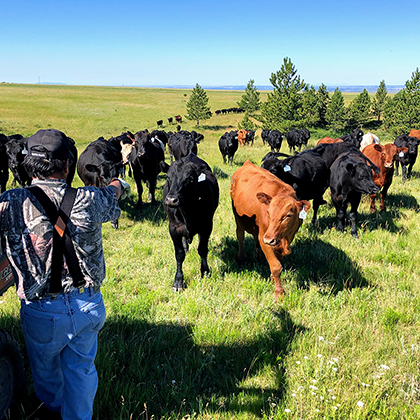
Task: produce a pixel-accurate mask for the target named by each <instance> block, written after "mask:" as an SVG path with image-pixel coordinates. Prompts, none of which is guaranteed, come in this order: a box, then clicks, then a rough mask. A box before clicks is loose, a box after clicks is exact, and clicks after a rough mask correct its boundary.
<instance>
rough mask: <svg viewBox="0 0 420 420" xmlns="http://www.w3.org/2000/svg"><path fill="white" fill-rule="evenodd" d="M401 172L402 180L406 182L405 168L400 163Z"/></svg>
mask: <svg viewBox="0 0 420 420" xmlns="http://www.w3.org/2000/svg"><path fill="white" fill-rule="evenodd" d="M401 172H402V180H403V181H406V180H407V166H406V165H405V164H404V163H401Z"/></svg>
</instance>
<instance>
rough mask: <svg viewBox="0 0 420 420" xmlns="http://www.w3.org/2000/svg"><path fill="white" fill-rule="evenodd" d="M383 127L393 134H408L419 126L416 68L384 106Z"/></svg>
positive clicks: (419, 77) (419, 87)
mask: <svg viewBox="0 0 420 420" xmlns="http://www.w3.org/2000/svg"><path fill="white" fill-rule="evenodd" d="M384 124H385V128H387V129H390V130H391V131H392V132H393V133H394V134H396V135H399V134H408V133H409V132H410V130H411V129H412V128H417V127H418V126H420V72H419V69H418V68H417V69H416V71H415V72H413V73H412V74H411V80H407V81H406V82H405V88H404V89H402V90H400V91H399V92H398V93H397V94H396V95H395V96H394V97H393V98H392V99H389V100H388V101H387V102H386V104H385V107H384Z"/></svg>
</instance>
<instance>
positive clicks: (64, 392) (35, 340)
mask: <svg viewBox="0 0 420 420" xmlns="http://www.w3.org/2000/svg"><path fill="white" fill-rule="evenodd" d="M83 290H84V291H83V292H82V293H80V291H79V290H78V291H75V292H72V293H68V294H60V295H57V297H56V298H44V299H41V300H37V301H31V302H26V301H22V302H21V309H20V315H21V321H22V329H23V334H24V336H25V341H26V347H27V351H28V356H29V361H30V364H31V371H32V378H33V381H34V387H35V392H36V395H37V396H38V398H39V399H40V400H41V401H42V402H44V404H45V406H46V407H47V408H48V409H49V410H51V411H55V412H61V416H62V418H63V419H64V420H90V419H91V418H92V414H93V400H94V398H95V394H96V390H97V387H98V374H97V372H96V369H95V364H94V361H95V356H96V350H97V344H98V331H99V330H100V329H101V328H102V327H103V325H104V323H105V318H106V314H105V306H104V302H103V300H102V294H101V292H100V291H96V293H95V291H94V290H93V288H85V289H83Z"/></svg>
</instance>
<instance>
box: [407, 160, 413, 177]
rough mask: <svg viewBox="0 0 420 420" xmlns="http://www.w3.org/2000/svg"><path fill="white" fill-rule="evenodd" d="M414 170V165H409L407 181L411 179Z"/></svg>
mask: <svg viewBox="0 0 420 420" xmlns="http://www.w3.org/2000/svg"><path fill="white" fill-rule="evenodd" d="M412 169H413V163H410V164H409V165H408V170H407V179H409V178H411V170H412Z"/></svg>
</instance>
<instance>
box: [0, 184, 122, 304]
mask: <svg viewBox="0 0 420 420" xmlns="http://www.w3.org/2000/svg"><path fill="white" fill-rule="evenodd" d="M32 184H33V185H36V186H38V187H40V188H42V189H43V190H44V192H45V193H46V194H47V195H48V197H49V198H50V199H51V201H52V202H53V203H54V204H56V206H57V208H58V207H59V206H60V204H61V200H62V198H63V196H64V193H65V191H66V188H68V187H67V184H66V183H65V182H64V180H62V179H48V180H46V181H42V180H39V179H35V180H34V181H33V183H32ZM120 214H121V211H120V208H119V206H118V200H117V197H116V195H115V192H114V190H113V189H112V188H111V187H106V188H95V187H83V188H78V189H77V195H76V200H75V202H74V205H73V209H72V211H71V214H70V220H69V222H68V224H67V226H68V228H69V232H70V235H71V237H72V240H73V244H74V249H75V251H76V255H77V257H78V259H79V263H80V268H81V270H82V273H83V275H84V278H85V281H86V283H85V286H86V287H90V286H100V285H101V283H102V281H103V279H104V278H105V259H104V253H103V248H102V223H105V222H108V221H110V220H114V219H117V218H118V217H119V216H120ZM0 234H1V246H0V253H4V252H5V253H6V255H7V258H8V259H9V262H10V265H11V267H12V271H13V276H14V278H15V282H16V284H17V294H18V296H19V298H20V299H25V300H34V299H40V298H43V297H45V296H48V288H49V276H50V272H51V262H52V238H53V226H52V224H51V223H50V221H49V219H48V217H47V215H46V214H45V212H44V210H43V208H42V207H41V205H40V204H39V202H38V200H37V199H36V198H35V197H34V196H33V195H32V193H31V192H29V191H28V190H27V189H25V188H17V189H13V190H8V191H6V192H4V193H3V194H2V195H1V196H0ZM61 284H62V292H63V293H68V292H70V291H72V290H73V280H72V278H71V276H70V274H69V270H68V268H67V265H66V262H65V257H64V263H63V272H62V277H61Z"/></svg>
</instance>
